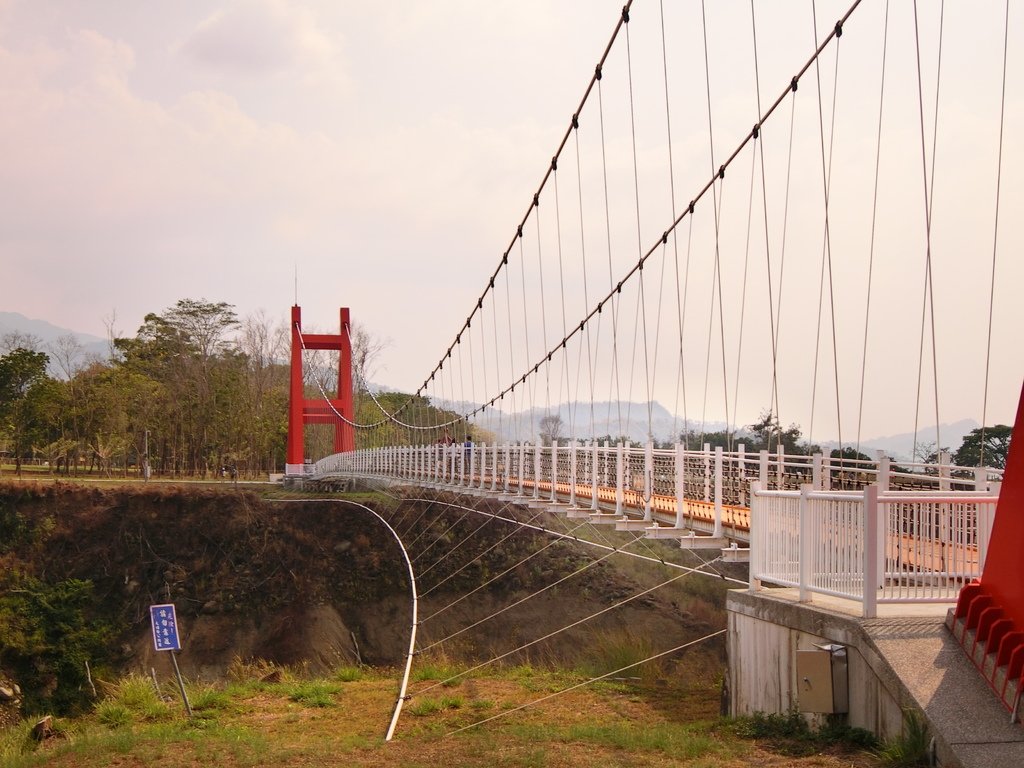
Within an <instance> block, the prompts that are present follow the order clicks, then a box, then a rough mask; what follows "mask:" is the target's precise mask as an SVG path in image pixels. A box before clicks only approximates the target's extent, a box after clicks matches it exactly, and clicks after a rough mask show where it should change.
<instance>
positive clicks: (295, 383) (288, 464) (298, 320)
mask: <svg viewBox="0 0 1024 768" xmlns="http://www.w3.org/2000/svg"><path fill="white" fill-rule="evenodd" d="M301 328H302V309H301V308H300V307H299V306H297V305H296V306H293V307H292V328H291V330H292V363H291V376H290V380H291V383H290V386H289V389H288V444H287V450H286V451H285V474H288V475H294V474H301V473H302V465H303V463H304V462H305V456H304V453H305V433H304V430H303V426H304V419H303V410H304V407H305V399H304V393H303V391H302V341H301V339H300V338H299V331H300V330H301Z"/></svg>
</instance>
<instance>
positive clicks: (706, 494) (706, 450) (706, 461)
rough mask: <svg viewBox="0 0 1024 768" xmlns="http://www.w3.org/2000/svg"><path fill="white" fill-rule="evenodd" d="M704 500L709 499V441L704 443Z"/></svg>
mask: <svg viewBox="0 0 1024 768" xmlns="http://www.w3.org/2000/svg"><path fill="white" fill-rule="evenodd" d="M704 501H711V443H704Z"/></svg>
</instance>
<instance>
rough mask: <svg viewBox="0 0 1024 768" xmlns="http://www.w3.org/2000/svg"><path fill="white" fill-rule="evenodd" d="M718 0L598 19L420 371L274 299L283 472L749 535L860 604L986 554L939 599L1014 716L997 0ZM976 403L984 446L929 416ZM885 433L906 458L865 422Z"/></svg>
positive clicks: (1017, 669) (905, 592)
mask: <svg viewBox="0 0 1024 768" xmlns="http://www.w3.org/2000/svg"><path fill="white" fill-rule="evenodd" d="M715 6H716V7H715V8H714V9H710V8H708V7H707V4H706V3H703V2H701V3H688V4H677V3H666V2H641V0H636V2H634V1H633V0H630V1H629V2H627V3H626V5H625V6H624V7H623V8H622V10H621V13H619V14H618V15H617V17H616V18H614V19H609V27H610V30H611V32H610V37H609V40H608V43H607V46H606V47H605V48H604V50H603V52H600V54H599V56H598V57H597V58H596V63H595V65H594V69H593V73H592V75H591V76H590V78H589V80H588V81H587V82H585V83H583V88H582V96H581V98H580V100H579V101H578V102H577V103H574V104H573V105H571V106H570V107H568V108H567V110H566V113H567V119H566V127H565V130H564V133H563V134H562V135H561V137H560V139H556V140H555V141H553V152H552V154H551V156H550V158H547V159H541V160H540V161H539V162H538V169H539V171H540V174H539V175H540V179H541V180H540V182H539V185H538V186H537V187H536V188H535V190H533V191H532V192H530V193H526V194H524V202H525V205H524V209H523V213H522V215H521V217H519V218H518V219H516V220H514V221H512V222H511V223H510V225H509V229H508V233H507V239H506V240H505V241H504V242H505V245H504V247H503V249H502V250H501V251H500V253H499V254H498V255H497V258H496V259H495V262H496V263H495V264H494V266H493V268H492V269H489V270H487V271H484V270H483V269H482V268H479V267H476V266H472V269H473V270H476V269H480V271H481V274H480V283H481V285H482V288H481V290H480V292H479V294H477V295H476V296H475V297H474V298H470V299H467V300H466V305H467V307H468V309H469V311H468V313H467V315H466V317H465V319H464V321H463V322H462V323H461V325H460V326H459V327H457V328H456V329H454V333H453V334H452V335H451V336H450V337H448V340H447V341H446V342H445V343H444V344H441V345H439V347H440V348H441V349H442V350H443V351H442V352H441V354H440V357H439V359H438V360H437V362H436V363H435V364H434V365H433V367H432V368H430V369H429V370H428V371H427V373H426V375H425V376H424V377H423V379H422V382H421V383H420V384H419V385H418V386H416V387H415V388H414V387H409V388H408V391H411V394H406V395H397V394H395V393H393V392H391V393H385V392H382V391H380V390H379V389H378V388H376V387H374V386H373V385H371V384H370V383H369V382H368V381H366V378H367V375H368V371H367V360H366V357H365V354H361V351H360V349H359V348H358V347H359V345H358V343H356V344H355V347H356V349H354V348H353V347H354V342H353V338H354V334H353V331H352V326H351V322H350V317H349V311H348V309H342V310H341V316H340V324H341V328H340V332H338V333H314V332H306V331H304V330H303V327H302V318H301V310H300V309H299V308H298V307H297V306H296V307H293V309H292V318H291V334H292V369H291V370H292V374H291V375H292V379H291V382H292V388H291V410H290V420H289V444H288V459H287V462H288V463H287V474H288V475H289V476H290V477H292V478H301V479H303V480H304V481H309V482H315V483H320V484H324V485H330V484H332V483H336V482H340V481H344V480H347V479H350V478H361V479H364V480H372V481H374V482H388V483H395V484H403V485H409V486H420V487H427V488H434V489H439V490H444V491H446V492H450V493H455V494H462V495H468V496H486V497H491V498H494V499H497V500H499V501H501V502H504V503H507V504H518V505H525V506H531V507H537V508H542V509H547V510H550V511H552V512H554V513H555V514H558V515H563V516H565V517H566V518H570V519H577V520H581V521H585V522H587V523H592V524H594V525H597V526H600V525H607V526H612V527H614V528H615V529H617V530H619V531H625V532H632V533H633V534H635V535H637V536H640V537H644V538H651V539H670V540H672V541H677V542H678V543H679V545H680V547H682V548H688V549H700V550H710V551H712V552H716V553H717V554H716V556H717V557H721V558H723V559H748V558H749V561H750V585H751V588H752V589H756V588H757V587H758V586H759V585H760V584H762V583H771V584H774V585H781V586H786V587H791V588H794V589H796V590H797V591H798V594H799V599H800V600H808V599H810V598H811V595H812V594H814V595H822V596H827V597H831V598H839V599H844V600H851V601H854V602H855V603H856V604H857V605H858V606H859V610H860V613H861V615H862V616H864V617H873V616H875V615H877V613H878V611H879V606H882V605H886V604H896V605H908V604H914V603H928V604H934V603H943V602H948V603H950V604H953V603H955V601H956V600H957V599H958V596H960V594H961V590H962V588H963V587H964V586H965V585H967V584H971V583H972V582H974V581H976V580H978V579H981V584H982V585H985V584H986V583H991V584H994V585H995V594H992V593H986V594H987V595H988V596H987V598H986V599H987V602H985V604H984V606H982V605H981V604H980V603H979V604H978V606H977V607H976V610H975V609H971V608H970V607H969V606H967V605H966V604H964V605H963V606H962V607H958V608H957V615H958V616H959V617H960V618H961V619H962V622H961V625H962V626H961V630H960V639H962V640H964V642H965V643H967V640H966V636H965V634H964V633H965V632H966V631H967V630H968V629H970V630H972V631H977V633H976V634H974V635H971V639H970V644H971V647H970V649H969V653H971V654H972V655H974V654H975V644H976V642H977V639H978V638H981V640H991V641H992V648H991V649H990V650H991V654H992V655H993V662H992V663H993V664H994V665H995V666H998V667H1000V668H1001V669H1003V673H1002V674H1003V678H1002V679H1001V682H1000V683H997V682H996V675H995V672H994V671H993V670H989V671H988V672H987V673H986V674H987V679H988V680H989V681H990V683H991V685H992V686H993V687H994V688H996V689H997V690H996V693H997V694H998V696H999V698H1000V699H1001V700H1003V701H1004V702H1006V705H1007V707H1009V708H1011V709H1014V711H1015V710H1016V707H1017V706H1018V703H1019V685H1020V683H1019V680H1020V675H1021V672H1022V665H1024V634H1021V633H1022V632H1024V600H1020V599H1019V598H1020V595H1019V594H1018V593H1019V589H1017V588H1012V589H1009V590H1008V591H1007V590H1002V589H1001V588H1000V587H999V584H1000V583H1001V582H1002V581H1012V580H1014V579H1016V580H1018V581H1024V579H1021V576H1020V570H1019V567H1016V566H1014V567H1008V566H1007V565H1006V564H1005V563H1006V560H1007V559H1008V558H1009V556H1007V555H999V556H998V558H999V559H1000V560H1001V562H1002V563H1003V564H1001V565H1000V564H997V565H996V566H995V567H994V568H993V566H992V558H991V557H990V550H991V549H992V541H993V539H992V536H993V533H992V531H993V527H994V526H995V525H997V523H996V522H995V521H996V519H997V518H999V519H1004V518H1008V517H1009V515H1010V514H1012V513H1007V512H1005V511H1001V513H1000V515H997V514H996V509H997V505H999V504H1002V506H1001V507H999V509H1000V510H1004V509H1005V508H1007V507H1008V506H1009V504H1008V503H1007V501H1006V497H1007V493H1006V490H1007V489H1005V488H1004V489H1003V493H1002V497H1003V498H1002V501H1001V500H1000V489H1001V484H1002V483H1003V479H1004V478H1003V471H1002V467H1001V466H994V465H993V463H994V462H995V457H994V456H993V455H992V453H991V450H992V449H991V443H989V442H986V440H985V432H984V430H985V428H987V426H988V425H989V424H990V423H991V421H992V418H993V415H994V414H998V415H996V416H995V418H996V419H1005V420H1007V421H1009V420H1010V419H1011V418H1012V414H1013V412H1014V410H1013V409H1014V405H1015V404H1016V402H1017V397H1018V395H1019V394H1020V386H1021V381H1022V379H1024V359H1022V357H1021V355H1020V353H1019V342H1018V340H1017V337H1016V334H1017V333H1018V332H1019V329H1020V328H1021V327H1024V312H1022V307H1021V304H1020V301H1019V298H1018V297H1019V293H1020V286H1021V285H1022V284H1024V283H1022V280H1024V271H1022V264H1021V261H1022V260H1021V259H1020V258H1019V256H1013V254H1014V253H1017V252H1018V251H1019V250H1020V248H1019V245H1020V243H1021V242H1024V229H1022V228H1024V221H1020V220H1018V219H1019V217H1014V216H1012V215H1011V216H1006V212H1007V211H1015V210H1019V209H1020V207H1021V205H1022V204H1024V199H1022V198H1024V185H1022V183H1021V182H1022V177H1021V174H1020V173H1019V170H1020V168H1022V167H1024V157H1022V156H1021V149H1020V147H1019V146H1015V145H1013V143H1011V142H1005V141H1004V139H1005V138H1006V137H1009V136H1012V135H1015V134H1019V129H1020V128H1022V127H1024V125H1021V123H1022V122H1024V112H1022V110H1021V103H1022V97H1024V78H1022V77H1021V75H1022V74H1024V72H1022V70H1021V66H1022V64H1021V61H1020V60H1019V59H1020V53H1021V49H1020V48H1019V47H1018V46H1019V42H1020V40H1019V39H1018V38H1019V33H1020V21H1019V19H1018V18H1016V17H1015V16H1014V14H1013V10H1014V9H1012V8H1011V7H1010V4H1009V3H1008V2H1007V3H991V4H982V5H979V4H971V3H954V2H949V3H947V2H943V3H939V4H935V3H932V4H927V5H921V6H919V4H917V3H913V4H911V3H890V2H883V1H882V0H856V1H855V2H852V3H846V4H841V3H831V2H809V3H804V4H799V5H798V4H792V5H786V6H785V7H784V8H780V7H777V6H776V5H774V4H773V5H772V6H770V7H769V6H765V5H758V4H756V3H753V2H750V3H749V4H746V3H740V2H737V3H734V4H729V3H726V4H718V3H716V4H715ZM726 6H727V7H726ZM723 52H725V53H723ZM1001 214H1002V217H1001ZM467 269H469V265H467ZM424 310H425V311H426V312H427V313H429V307H426V308H424ZM417 315H419V316H417ZM423 317H424V316H423V315H422V313H416V312H412V311H410V312H409V313H408V320H409V322H410V323H423V322H424V320H423ZM323 352H326V353H328V355H333V358H332V360H331V362H330V363H328V364H327V365H324V364H322V363H320V364H319V365H318V364H316V363H314V362H312V361H313V357H314V355H316V354H317V353H323ZM335 366H337V367H336V369H335ZM324 370H328V373H327V374H324V373H323V371H324ZM335 371H336V373H335ZM335 376H336V378H335ZM967 402H970V403H971V406H970V410H971V412H972V413H973V414H975V415H976V417H977V420H978V423H979V425H980V427H981V428H982V432H981V440H980V444H981V446H982V447H981V453H980V456H979V457H978V461H977V462H976V463H977V464H978V466H976V467H960V466H956V465H955V464H953V463H952V461H951V458H950V455H949V453H948V452H947V451H946V450H945V448H944V446H945V445H946V444H947V442H948V441H949V437H948V435H947V436H944V435H943V434H942V431H941V430H942V426H941V425H942V424H943V421H942V417H943V414H944V413H948V409H949V408H951V407H952V408H959V407H962V404H963V403H967ZM659 403H671V406H669V407H668V408H667V409H665V410H667V411H668V412H669V413H670V416H669V417H668V418H667V419H666V418H664V417H663V416H660V415H659V414H660V411H659ZM947 404H955V405H947ZM545 420H546V427H547V428H546V429H545ZM932 421H933V422H934V427H931V429H934V433H933V435H928V436H922V429H923V427H924V426H925V425H928V424H929V423H930V422H932ZM787 423H789V424H790V425H791V427H790V428H789V430H788V434H789V435H790V438H792V432H793V431H795V432H796V434H797V435H798V436H799V435H800V434H801V433H802V432H803V433H804V434H803V435H802V436H803V437H804V438H805V440H804V442H802V443H799V444H798V443H797V442H795V441H794V440H793V439H787V429H786V428H784V424H787ZM797 423H800V424H802V425H805V426H806V430H804V429H803V428H802V427H801V428H796V424H797ZM307 424H309V425H314V426H313V428H311V429H310V430H308V431H307V430H306V429H305V426H306V425H307ZM323 425H326V431H324V427H323ZM747 425H757V427H758V428H757V429H755V430H752V427H750V426H747ZM1017 426H1018V428H1019V427H1020V426H1021V425H1020V424H1019V423H1018V424H1017ZM317 429H320V433H319V434H320V436H321V438H323V439H322V440H321V441H320V442H319V443H318V442H316V440H315V439H314V438H313V437H311V433H312V432H314V431H316V430H317ZM562 430H565V432H566V434H562V433H561V432H562ZM900 430H903V431H905V432H907V433H908V434H910V435H911V436H912V440H913V443H914V445H913V448H912V449H911V450H910V451H909V453H910V455H909V456H903V457H895V456H892V455H889V454H887V453H886V452H884V451H880V450H878V449H877V448H870V447H868V443H869V442H870V441H869V440H868V439H867V436H868V435H869V434H872V433H874V434H878V433H883V432H884V433H888V434H892V433H894V432H897V431H900ZM638 432H639V435H641V436H642V437H640V439H636V435H637V433H638ZM553 433H554V434H553ZM711 436H715V444H714V445H713V444H712V441H711V439H710V437H711ZM754 442H756V443H757V445H756V446H755V445H754ZM819 443H820V444H821V445H824V446H825V447H823V448H822V447H820V446H819ZM986 446H988V448H986ZM929 449H930V450H929ZM986 450H989V451H990V452H989V454H988V455H986V453H985V451H986ZM928 453H931V454H932V455H931V456H926V454H928ZM1018 453H1019V448H1018ZM986 459H988V461H986ZM1020 482H1024V479H1016V480H1013V479H1011V478H1010V477H1007V483H1008V486H1007V488H1009V487H1011V485H1012V486H1013V487H1016V485H1017V484H1018V483H1020ZM1010 495H1011V496H1013V497H1014V498H1018V497H1019V494H1017V492H1016V491H1014V492H1013V494H1010ZM1017 503H1018V504H1019V501H1018V502H1017ZM1016 511H1017V512H1019V511H1020V510H1019V509H1018V510H1016ZM1000 524H1001V523H1000ZM1004 530H1005V526H1004ZM1011 537H1017V538H1016V539H1015V540H1016V541H1017V543H1018V545H1019V544H1021V543H1024V536H1021V535H1018V534H1017V533H1013V534H1011ZM996 549H999V547H996ZM986 564H987V570H986ZM991 573H995V574H997V575H995V576H985V575H984V574H991ZM977 589H980V590H981V591H982V592H984V591H985V590H984V589H982V588H981V587H978V588H977ZM985 608H995V609H998V611H997V612H995V613H993V612H991V611H990V613H989V614H988V619H986V621H987V623H985V624H981V625H979V622H980V613H981V611H982V610H983V609H985ZM971 610H974V613H971V615H970V616H968V613H969V612H970V611H971ZM997 622H1003V623H1002V624H999V627H1000V629H999V631H998V632H997V633H996V634H993V633H992V632H991V631H990V628H991V626H992V624H993V623H997ZM980 628H983V629H984V633H981V632H980ZM1006 638H1011V639H1010V640H1007V639H1006ZM997 640H998V641H999V642H1002V643H1003V645H1002V646H1000V648H999V649H997V648H996V647H995V645H996V641H997ZM1004 641H1005V642H1004ZM997 650H998V654H1001V655H999V656H998V659H999V663H998V664H996V661H995V657H996V655H997ZM978 658H980V659H981V661H980V664H979V666H980V667H982V668H984V666H985V658H986V654H985V653H982V654H981V656H980V657H978Z"/></svg>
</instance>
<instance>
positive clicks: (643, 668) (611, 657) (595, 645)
mask: <svg viewBox="0 0 1024 768" xmlns="http://www.w3.org/2000/svg"><path fill="white" fill-rule="evenodd" d="M655 653H656V651H655V650H654V646H653V644H652V643H651V641H650V639H649V638H648V637H645V636H643V635H639V634H637V633H635V632H633V631H631V630H628V629H626V630H621V631H617V632H598V633H596V634H595V635H594V639H593V641H592V642H591V643H589V644H588V645H587V652H586V654H585V655H584V656H583V658H582V660H581V661H580V672H581V673H582V674H583V675H585V676H586V677H600V676H602V675H608V674H611V673H615V672H618V671H619V670H621V672H619V674H618V677H621V678H622V679H621V680H619V679H616V678H612V679H611V680H609V681H608V682H619V683H626V684H630V683H640V682H650V681H652V680H654V679H657V678H662V677H664V676H665V670H664V668H663V665H662V664H661V663H660V660H658V659H655V660H653V661H648V662H646V663H641V662H643V661H644V659H648V658H650V657H651V656H653V655H654V654H655Z"/></svg>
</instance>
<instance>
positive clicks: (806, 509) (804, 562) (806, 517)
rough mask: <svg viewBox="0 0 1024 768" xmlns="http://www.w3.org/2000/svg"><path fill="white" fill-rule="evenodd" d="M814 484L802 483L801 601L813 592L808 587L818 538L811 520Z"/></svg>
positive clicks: (808, 599)
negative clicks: (815, 535)
mask: <svg viewBox="0 0 1024 768" xmlns="http://www.w3.org/2000/svg"><path fill="white" fill-rule="evenodd" d="M812 487H813V486H812V485H810V484H808V483H802V484H801V485H800V508H799V511H800V541H799V542H798V543H797V551H798V552H799V553H800V554H799V562H798V563H797V568H798V569H799V574H800V576H799V579H798V584H799V600H800V602H801V603H806V602H809V601H810V599H811V593H810V590H809V589H808V587H809V585H810V582H811V579H812V578H813V574H814V569H813V567H812V566H813V554H812V553H813V552H814V544H813V543H812V541H811V539H812V538H816V537H814V536H813V531H812V525H811V523H812V521H811V500H810V498H809V496H810V493H811V490H812Z"/></svg>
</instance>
